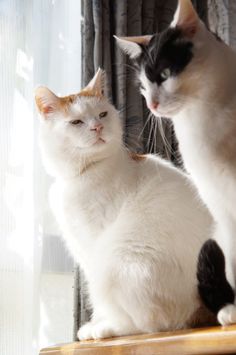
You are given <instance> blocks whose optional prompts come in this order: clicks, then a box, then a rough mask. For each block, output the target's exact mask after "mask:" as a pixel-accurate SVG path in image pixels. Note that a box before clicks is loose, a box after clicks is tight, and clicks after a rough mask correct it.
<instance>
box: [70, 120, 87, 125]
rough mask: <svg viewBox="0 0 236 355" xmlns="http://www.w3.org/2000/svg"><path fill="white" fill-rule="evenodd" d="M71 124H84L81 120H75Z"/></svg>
mask: <svg viewBox="0 0 236 355" xmlns="http://www.w3.org/2000/svg"><path fill="white" fill-rule="evenodd" d="M70 123H71V124H73V125H81V124H83V123H84V122H83V121H81V120H74V121H70Z"/></svg>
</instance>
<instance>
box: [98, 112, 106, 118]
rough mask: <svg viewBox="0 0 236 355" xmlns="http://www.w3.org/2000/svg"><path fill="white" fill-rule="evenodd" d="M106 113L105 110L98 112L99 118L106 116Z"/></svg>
mask: <svg viewBox="0 0 236 355" xmlns="http://www.w3.org/2000/svg"><path fill="white" fill-rule="evenodd" d="M106 115H107V111H104V112H101V113H99V117H100V118H103V117H106Z"/></svg>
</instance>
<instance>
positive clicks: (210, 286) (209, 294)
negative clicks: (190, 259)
mask: <svg viewBox="0 0 236 355" xmlns="http://www.w3.org/2000/svg"><path fill="white" fill-rule="evenodd" d="M197 279H198V291H199V294H200V296H201V299H202V301H203V302H204V304H205V306H206V307H207V308H208V309H209V310H211V311H212V312H214V313H215V314H217V313H218V311H219V310H220V309H221V308H222V307H224V306H225V305H227V304H230V303H234V297H235V295H234V290H233V288H232V287H231V286H230V284H229V282H228V281H227V279H226V274H225V257H224V254H223V252H222V250H221V248H220V247H219V246H218V244H217V243H216V242H215V241H214V240H212V239H209V240H207V241H206V242H205V243H204V244H203V246H202V248H201V251H200V254H199V258H198V267H197Z"/></svg>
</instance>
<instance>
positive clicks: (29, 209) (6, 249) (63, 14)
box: [0, 0, 81, 355]
mask: <svg viewBox="0 0 236 355" xmlns="http://www.w3.org/2000/svg"><path fill="white" fill-rule="evenodd" d="M80 63H81V48H80V0H1V1H0V354H1V355H35V354H38V350H39V348H40V347H42V346H47V345H52V344H54V343H59V342H60V343H62V342H65V341H71V340H72V327H73V314H72V313H73V288H72V285H73V262H72V260H71V259H70V257H69V256H68V254H67V252H66V251H65V248H64V246H63V243H62V242H61V240H60V238H59V237H58V234H59V232H58V230H57V227H56V224H55V222H54V220H53V217H52V215H51V214H50V211H49V208H48V203H47V190H48V186H49V185H50V180H49V178H48V177H47V176H46V175H45V174H44V171H43V168H42V165H41V160H40V155H39V151H38V144H37V128H38V121H37V118H36V117H37V114H36V110H35V105H34V99H33V91H34V88H35V87H36V86H37V85H39V84H42V85H47V86H49V87H50V88H51V89H52V90H53V91H55V92H56V93H58V94H62V95H64V94H68V93H73V92H76V91H78V90H79V89H80Z"/></svg>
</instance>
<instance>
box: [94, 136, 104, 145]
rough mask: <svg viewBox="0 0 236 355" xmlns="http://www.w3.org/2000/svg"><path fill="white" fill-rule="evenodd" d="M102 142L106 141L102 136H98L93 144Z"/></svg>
mask: <svg viewBox="0 0 236 355" xmlns="http://www.w3.org/2000/svg"><path fill="white" fill-rule="evenodd" d="M104 143H106V141H105V140H104V139H103V138H101V137H99V138H98V139H97V140H96V142H95V143H94V145H95V144H104Z"/></svg>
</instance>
